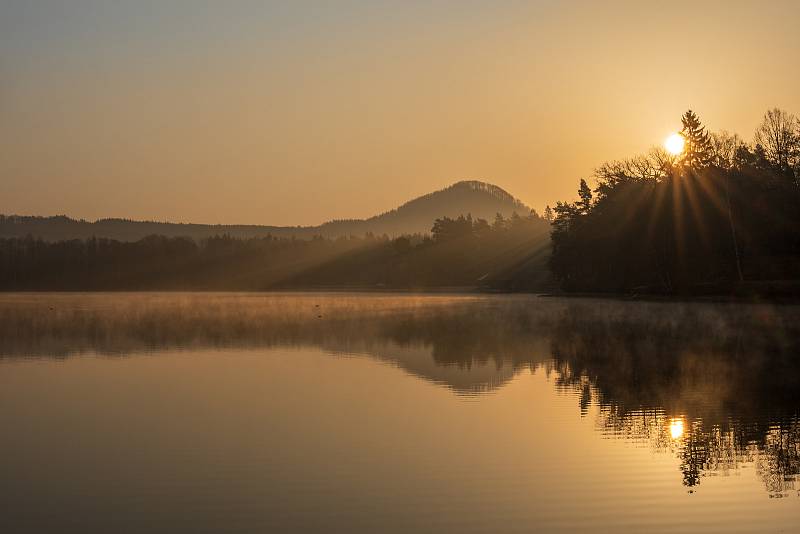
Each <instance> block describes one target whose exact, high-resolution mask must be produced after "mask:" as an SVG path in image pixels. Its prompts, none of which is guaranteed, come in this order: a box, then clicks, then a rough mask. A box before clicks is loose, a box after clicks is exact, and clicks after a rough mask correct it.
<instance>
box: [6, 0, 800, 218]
mask: <svg viewBox="0 0 800 534" xmlns="http://www.w3.org/2000/svg"><path fill="white" fill-rule="evenodd" d="M798 21H800V2H797V1H795V0H786V1H780V0H775V1H765V0H762V1H759V2H755V1H754V2H746V1H740V2H737V1H735V0H728V1H725V2H698V1H694V2H683V1H680V0H673V1H661V2H642V1H635V2H614V1H604V2H594V1H592V2H577V1H576V2H567V1H536V2H535V1H529V2H521V1H505V2H504V1H493V2H488V1H484V2H476V1H471V0H461V1H451V2H444V1H436V0H433V1H431V0H429V1H426V2H418V1H414V0H406V1H396V2H389V1H383V0H372V1H365V2H356V1H351V0H337V1H336V2H331V1H323V2H304V1H300V0H298V1H292V2H270V1H264V0H261V1H245V0H230V1H226V2H221V1H204V0H191V1H189V0H187V1H178V0H130V1H124V0H35V1H31V0H0V213H5V214H12V213H13V214H25V215H55V214H66V215H69V216H71V217H76V218H85V219H90V220H93V219H96V218H103V217H125V218H133V219H148V220H161V221H167V220H168V221H182V222H203V223H227V224H240V223H241V224H276V225H296V224H302V225H307V224H317V223H321V222H323V221H326V220H330V219H337V218H361V217H367V216H370V215H374V214H377V213H381V212H383V211H386V210H389V209H391V208H393V207H396V206H397V205H399V204H400V203H402V202H404V201H406V200H409V199H411V198H413V197H416V196H419V195H422V194H425V193H428V192H430V191H433V190H436V189H441V188H443V187H446V186H447V185H449V184H451V183H453V182H456V181H458V180H465V179H475V180H484V181H487V182H491V183H494V184H496V185H499V186H500V187H503V188H504V189H506V190H507V191H508V192H510V193H511V194H512V195H514V196H516V197H518V198H520V199H521V200H523V201H524V202H526V203H527V204H529V205H530V206H532V207H534V208H537V209H539V210H541V209H542V208H543V207H544V205H545V204H551V205H552V204H554V203H555V202H556V201H557V200H568V199H572V198H573V197H575V195H576V190H577V184H578V181H579V180H580V178H587V177H590V176H591V174H592V171H593V170H594V169H595V168H596V167H598V166H600V165H601V164H602V163H603V162H604V161H607V160H613V159H619V158H624V157H628V156H633V155H636V154H639V153H642V152H646V151H647V150H648V149H649V148H650V147H652V146H654V145H660V144H661V143H662V142H663V140H664V138H666V137H667V136H668V135H669V134H670V133H672V132H674V131H676V130H679V129H680V116H681V114H682V113H683V112H684V111H686V109H688V108H692V109H693V110H695V111H696V112H697V113H698V115H699V116H700V118H701V120H702V121H703V122H704V123H705V124H706V125H707V126H708V127H709V129H711V130H722V129H724V130H729V131H734V132H738V133H739V134H740V135H741V136H742V137H744V138H745V139H747V140H750V139H751V138H752V133H753V131H754V130H755V128H756V126H757V125H758V123H759V121H760V119H761V117H762V115H763V114H764V112H765V111H766V110H767V109H769V108H772V107H780V108H783V109H786V110H787V111H790V112H793V113H795V114H800V69H798V57H800V23H798Z"/></svg>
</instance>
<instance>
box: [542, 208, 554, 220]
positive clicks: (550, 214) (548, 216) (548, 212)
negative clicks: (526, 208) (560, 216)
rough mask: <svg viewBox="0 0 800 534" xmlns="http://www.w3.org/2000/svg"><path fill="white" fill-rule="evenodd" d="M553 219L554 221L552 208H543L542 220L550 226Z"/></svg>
mask: <svg viewBox="0 0 800 534" xmlns="http://www.w3.org/2000/svg"><path fill="white" fill-rule="evenodd" d="M554 219H555V215H553V208H551V207H550V205H547V206H545V208H544V220H545V221H547V222H549V223H550V224H552V223H553V220H554Z"/></svg>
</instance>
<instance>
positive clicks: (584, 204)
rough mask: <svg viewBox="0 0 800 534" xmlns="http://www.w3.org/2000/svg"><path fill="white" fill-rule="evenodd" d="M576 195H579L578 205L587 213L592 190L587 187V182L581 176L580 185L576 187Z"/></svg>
mask: <svg viewBox="0 0 800 534" xmlns="http://www.w3.org/2000/svg"><path fill="white" fill-rule="evenodd" d="M578 196H579V197H580V201H579V202H578V207H579V208H580V209H581V211H582V212H583V213H589V210H591V209H592V190H591V188H590V187H589V184H587V183H586V180H584V179H583V178H581V186H580V189H578Z"/></svg>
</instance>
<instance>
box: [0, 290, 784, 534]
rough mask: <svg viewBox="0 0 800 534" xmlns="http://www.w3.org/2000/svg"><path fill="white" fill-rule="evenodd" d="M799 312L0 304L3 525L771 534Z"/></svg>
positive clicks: (469, 301)
mask: <svg viewBox="0 0 800 534" xmlns="http://www.w3.org/2000/svg"><path fill="white" fill-rule="evenodd" d="M798 319H800V308H799V307H797V306H776V305H768V304H753V305H743V304H736V305H728V304H716V303H676V302H636V301H612V300H600V299H557V298H544V297H535V296H523V295H516V296H505V295H504V296H480V295H414V294H411V295H406V294H404V295H392V294H369V293H364V294H356V293H329V294H319V293H286V294H230V293H218V294H214V293H211V294H193V293H143V294H142V293H139V294H122V293H121V294H117V293H109V294H7V295H3V296H0V358H1V360H0V423H2V425H3V428H4V429H5V430H6V437H5V439H4V440H3V442H2V443H0V452H2V458H3V459H2V460H0V466H2V470H3V473H4V478H5V483H4V484H3V487H2V489H0V496H1V497H2V498H3V500H4V501H5V502H6V503H7V504H8V505H9V506H8V510H9V513H6V514H4V515H3V518H2V519H0V527H2V530H4V531H9V532H37V531H82V532H108V531H114V532H140V531H143V530H145V531H148V532H204V531H208V532H211V531H219V530H225V531H233V532H263V531H305V532H330V531H354V532H373V531H397V532H401V531H408V530H414V531H437V532H443V531H444V532H449V531H475V532H481V531H483V532H497V531H515V530H519V531H531V530H535V529H537V528H540V529H545V530H549V531H559V530H562V531H575V530H586V529H587V528H594V529H597V530H600V531H614V530H619V529H623V528H627V529H633V530H643V529H647V530H650V531H655V530H664V531H666V530H669V531H675V530H678V531H681V530H683V531H696V530H698V529H699V528H702V529H704V530H720V531H734V530H741V531H776V530H781V529H783V530H786V529H791V528H792V525H795V524H796V522H797V520H798V519H800V492H799V491H798V490H800V487H798V486H797V478H798V474H799V473H800V420H799V419H798V415H799V414H800V373H798V371H800V369H799V367H800V363H799V362H798V359H797V354H798V349H799V348H800V347H799V346H798V344H799V343H800V342H799V341H798V340H800V335H799V334H800V332H798V329H800V321H799V320H798Z"/></svg>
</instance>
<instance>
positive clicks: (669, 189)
mask: <svg viewBox="0 0 800 534" xmlns="http://www.w3.org/2000/svg"><path fill="white" fill-rule="evenodd" d="M681 123H682V126H683V128H682V130H681V132H680V135H681V136H682V138H683V141H684V147H683V151H682V152H681V153H680V154H678V155H672V154H670V153H668V152H667V151H665V150H664V149H661V148H656V149H653V150H651V152H649V153H648V154H646V155H641V156H636V157H633V158H630V159H626V160H622V161H613V162H609V163H605V164H604V165H602V166H601V167H600V168H598V169H597V170H596V172H595V174H594V176H593V178H594V181H595V187H594V188H592V187H590V186H589V185H588V183H587V181H586V180H581V181H580V185H579V189H578V199H577V200H576V201H573V202H559V203H558V204H557V205H556V207H555V209H554V210H552V211H553V216H554V217H553V219H554V220H553V223H552V234H551V241H552V256H551V259H550V267H551V269H552V272H553V275H554V277H555V278H556V279H557V280H558V282H559V283H560V285H561V287H562V288H563V289H564V290H566V291H582V292H616V293H639V292H647V293H664V294H702V293H714V294H719V293H731V292H734V293H735V292H744V293H747V292H759V293H764V292H786V291H791V292H796V289H795V288H796V287H798V286H797V285H796V284H795V283H794V282H795V281H797V280H798V279H800V122H798V119H797V118H796V117H795V116H794V115H792V114H790V113H788V112H786V111H783V110H779V109H772V110H770V111H768V112H767V113H766V114H765V115H764V118H763V121H762V123H761V124H760V125H759V127H758V128H757V130H756V132H755V134H754V136H753V140H752V142H749V143H748V142H745V141H744V140H743V139H741V138H740V137H739V136H738V135H736V134H731V133H728V132H724V131H722V132H716V133H711V132H709V131H707V130H706V128H705V126H703V124H702V123H701V121H700V119H699V117H698V116H697V114H695V113H694V112H693V111H691V110H690V111H687V112H686V113H685V114H684V115H683V117H682V118H681Z"/></svg>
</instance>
